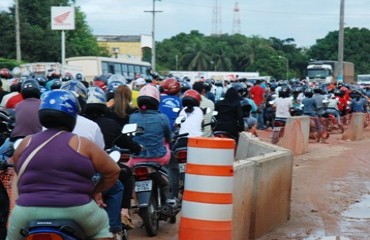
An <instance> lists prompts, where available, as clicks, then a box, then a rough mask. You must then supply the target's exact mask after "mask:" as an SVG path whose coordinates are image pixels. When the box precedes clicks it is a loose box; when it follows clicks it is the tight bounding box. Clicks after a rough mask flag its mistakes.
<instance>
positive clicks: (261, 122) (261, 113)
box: [257, 104, 265, 129]
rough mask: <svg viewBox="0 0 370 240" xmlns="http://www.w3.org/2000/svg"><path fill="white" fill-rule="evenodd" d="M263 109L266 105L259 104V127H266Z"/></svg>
mask: <svg viewBox="0 0 370 240" xmlns="http://www.w3.org/2000/svg"><path fill="white" fill-rule="evenodd" d="M263 111H264V107H263V105H262V104H261V105H259V106H257V129H263V128H265V123H264V121H263Z"/></svg>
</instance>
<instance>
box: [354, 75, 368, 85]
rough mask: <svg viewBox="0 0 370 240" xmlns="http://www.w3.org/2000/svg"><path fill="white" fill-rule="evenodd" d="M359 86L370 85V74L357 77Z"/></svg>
mask: <svg viewBox="0 0 370 240" xmlns="http://www.w3.org/2000/svg"><path fill="white" fill-rule="evenodd" d="M357 84H358V85H362V86H369V85H370V74H359V75H357Z"/></svg>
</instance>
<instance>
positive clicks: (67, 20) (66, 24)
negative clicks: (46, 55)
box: [51, 7, 75, 77]
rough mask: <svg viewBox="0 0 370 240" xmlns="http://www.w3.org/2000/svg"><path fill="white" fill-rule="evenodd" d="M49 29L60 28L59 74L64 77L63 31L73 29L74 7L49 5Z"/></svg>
mask: <svg viewBox="0 0 370 240" xmlns="http://www.w3.org/2000/svg"><path fill="white" fill-rule="evenodd" d="M51 29H52V30H62V34H61V35H62V36H61V38H62V41H61V45H62V46H61V51H62V53H61V57H62V67H61V74H62V76H63V77H64V65H65V59H66V56H65V55H66V54H65V31H64V30H74V29H75V8H74V7H51Z"/></svg>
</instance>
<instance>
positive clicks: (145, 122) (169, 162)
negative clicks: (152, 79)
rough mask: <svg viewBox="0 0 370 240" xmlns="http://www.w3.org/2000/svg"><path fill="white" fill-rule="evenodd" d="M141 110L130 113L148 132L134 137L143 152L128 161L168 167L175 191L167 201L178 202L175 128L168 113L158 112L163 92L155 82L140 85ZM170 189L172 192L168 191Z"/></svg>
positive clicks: (139, 101) (139, 103)
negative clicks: (171, 145)
mask: <svg viewBox="0 0 370 240" xmlns="http://www.w3.org/2000/svg"><path fill="white" fill-rule="evenodd" d="M137 100H138V101H137V102H138V106H139V109H140V110H139V111H138V112H135V113H133V114H132V115H131V116H130V123H137V124H138V127H142V128H143V129H144V133H143V134H140V135H135V136H134V137H133V140H134V141H135V142H137V143H138V144H140V145H141V146H142V150H141V151H140V153H139V154H135V155H132V156H131V158H130V160H129V162H128V163H127V165H128V166H129V167H133V166H134V165H135V163H139V162H157V163H160V164H161V165H165V166H167V167H168V169H169V172H168V175H169V177H170V185H171V191H170V193H169V197H168V198H167V203H169V204H171V205H172V204H177V197H178V192H179V175H180V172H179V165H178V163H177V161H176V158H175V156H174V155H173V154H172V153H171V151H170V146H169V143H170V142H171V128H170V123H169V120H168V118H167V116H166V115H164V114H163V113H160V112H158V107H159V102H160V93H159V90H158V89H157V88H156V87H154V86H152V85H146V86H144V87H143V88H141V89H140V92H139V96H138V99H137ZM167 193H168V192H167Z"/></svg>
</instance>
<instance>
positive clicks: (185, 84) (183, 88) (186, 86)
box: [180, 81, 190, 93]
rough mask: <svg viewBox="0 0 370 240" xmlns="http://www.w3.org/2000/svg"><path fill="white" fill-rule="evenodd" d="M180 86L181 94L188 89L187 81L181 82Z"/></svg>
mask: <svg viewBox="0 0 370 240" xmlns="http://www.w3.org/2000/svg"><path fill="white" fill-rule="evenodd" d="M180 86H181V93H184V92H186V91H187V90H189V89H190V85H189V83H188V82H187V81H185V82H182V83H181V84H180Z"/></svg>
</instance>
